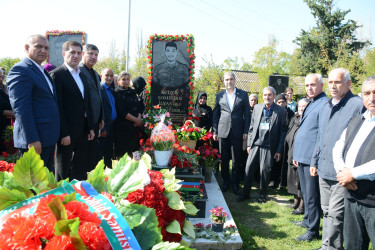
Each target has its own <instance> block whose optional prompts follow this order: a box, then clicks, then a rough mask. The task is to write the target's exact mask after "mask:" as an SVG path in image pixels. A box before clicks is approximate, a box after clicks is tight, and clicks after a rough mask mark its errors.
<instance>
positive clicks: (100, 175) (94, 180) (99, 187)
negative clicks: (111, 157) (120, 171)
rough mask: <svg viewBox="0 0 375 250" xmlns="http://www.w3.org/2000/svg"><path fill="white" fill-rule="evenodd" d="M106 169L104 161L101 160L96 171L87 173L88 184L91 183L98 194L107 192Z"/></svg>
mask: <svg viewBox="0 0 375 250" xmlns="http://www.w3.org/2000/svg"><path fill="white" fill-rule="evenodd" d="M104 168H105V165H104V160H101V161H99V163H98V165H96V167H95V169H94V170H92V171H91V172H88V173H87V182H88V183H90V184H91V186H93V187H94V188H95V190H96V191H97V192H98V193H101V192H103V191H104V190H105V181H104V180H105V176H104Z"/></svg>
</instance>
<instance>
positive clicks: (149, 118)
mask: <svg viewBox="0 0 375 250" xmlns="http://www.w3.org/2000/svg"><path fill="white" fill-rule="evenodd" d="M162 115H164V116H165V117H164V124H165V125H167V126H168V127H169V128H171V129H172V118H171V114H170V113H169V112H168V111H167V110H165V109H162V108H160V106H159V105H156V106H154V107H153V108H152V109H150V111H149V112H148V113H146V114H144V115H143V117H142V120H143V124H144V126H145V132H146V134H147V135H150V134H151V132H152V130H153V129H154V127H156V125H157V124H158V123H159V122H160V120H161V119H160V118H161V116H162Z"/></svg>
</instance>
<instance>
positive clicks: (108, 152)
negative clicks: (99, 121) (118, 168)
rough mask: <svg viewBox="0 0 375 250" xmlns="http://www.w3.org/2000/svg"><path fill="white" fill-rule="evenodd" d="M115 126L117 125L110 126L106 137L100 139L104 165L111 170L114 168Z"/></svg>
mask: <svg viewBox="0 0 375 250" xmlns="http://www.w3.org/2000/svg"><path fill="white" fill-rule="evenodd" d="M114 124H115V123H114V122H112V123H111V124H110V125H109V126H108V129H107V130H106V132H107V134H106V136H105V137H99V144H100V150H101V154H102V155H103V157H104V164H105V165H106V166H107V167H109V168H112V157H113V136H114Z"/></svg>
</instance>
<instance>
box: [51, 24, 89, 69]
mask: <svg viewBox="0 0 375 250" xmlns="http://www.w3.org/2000/svg"><path fill="white" fill-rule="evenodd" d="M79 34H81V35H82V46H83V45H85V44H86V36H87V35H86V32H84V31H72V30H67V31H61V30H50V31H47V32H46V38H47V40H48V38H49V36H61V35H79ZM47 62H49V55H48V56H47Z"/></svg>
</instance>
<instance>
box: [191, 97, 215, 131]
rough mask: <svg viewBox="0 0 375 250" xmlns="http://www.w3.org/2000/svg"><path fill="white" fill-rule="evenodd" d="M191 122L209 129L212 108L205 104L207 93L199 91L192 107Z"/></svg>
mask: <svg viewBox="0 0 375 250" xmlns="http://www.w3.org/2000/svg"><path fill="white" fill-rule="evenodd" d="M193 122H194V124H195V126H197V127H200V128H204V129H205V130H207V131H209V130H210V129H211V126H212V108H211V107H210V106H207V94H206V92H203V91H200V92H199V93H198V95H197V100H196V101H195V104H194V109H193Z"/></svg>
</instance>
